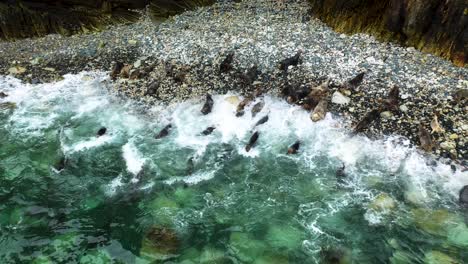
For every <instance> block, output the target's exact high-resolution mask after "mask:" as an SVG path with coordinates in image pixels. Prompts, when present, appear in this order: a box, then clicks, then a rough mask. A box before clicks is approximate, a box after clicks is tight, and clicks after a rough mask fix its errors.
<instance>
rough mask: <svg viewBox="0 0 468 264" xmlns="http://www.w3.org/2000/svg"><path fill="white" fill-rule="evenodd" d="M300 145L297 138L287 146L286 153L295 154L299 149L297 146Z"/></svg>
mask: <svg viewBox="0 0 468 264" xmlns="http://www.w3.org/2000/svg"><path fill="white" fill-rule="evenodd" d="M300 146H301V142H300V141H299V140H298V141H296V142H294V144H292V145H291V146H290V147H289V148H288V154H297V151H298V150H299V147H300Z"/></svg>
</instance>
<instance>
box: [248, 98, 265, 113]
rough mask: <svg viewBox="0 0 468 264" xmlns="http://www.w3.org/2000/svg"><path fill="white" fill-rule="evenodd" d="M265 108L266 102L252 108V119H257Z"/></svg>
mask: <svg viewBox="0 0 468 264" xmlns="http://www.w3.org/2000/svg"><path fill="white" fill-rule="evenodd" d="M264 106H265V102H263V100H261V101H260V102H258V103H256V104H255V105H254V106H253V107H252V111H251V112H252V117H255V116H256V115H257V114H258V113H259V112H260V111H262V109H263V107H264Z"/></svg>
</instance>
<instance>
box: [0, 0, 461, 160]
mask: <svg viewBox="0 0 468 264" xmlns="http://www.w3.org/2000/svg"><path fill="white" fill-rule="evenodd" d="M309 14H310V10H309V7H308V5H307V1H302V0H298V1H283V2H278V1H266V0H256V1H244V2H241V3H225V4H216V5H214V6H211V7H207V8H201V9H198V10H196V11H191V12H186V13H184V14H182V15H179V16H176V17H174V18H173V19H170V20H168V21H166V22H164V23H162V24H160V25H156V24H154V23H151V22H150V21H148V20H144V21H141V22H139V23H136V24H132V25H125V26H118V27H113V28H110V29H109V30H107V31H104V32H100V33H94V34H88V35H81V36H73V37H61V36H56V35H51V36H48V37H46V38H42V39H34V40H22V41H19V42H10V43H0V52H1V54H2V56H1V57H0V73H3V74H12V75H15V76H17V77H19V78H21V79H23V80H25V81H29V82H46V81H51V80H55V79H57V78H60V76H61V75H63V74H65V73H69V72H78V71H82V70H111V69H112V67H114V66H113V65H115V64H116V62H121V63H125V64H126V65H125V66H126V67H124V69H123V70H120V69H119V71H118V72H116V73H117V74H116V75H115V76H114V77H115V78H113V79H114V80H113V81H111V82H110V85H111V86H112V87H113V88H115V90H116V91H117V92H118V93H120V94H122V95H123V96H129V97H132V98H136V99H138V100H141V101H143V102H146V103H148V104H151V103H155V102H165V103H171V102H176V101H181V100H184V99H188V98H192V97H200V96H202V95H204V94H206V93H207V92H211V93H224V92H227V91H237V92H240V93H242V94H244V95H247V96H254V94H255V91H257V95H258V91H259V90H262V91H264V92H269V93H274V94H278V95H282V96H285V97H286V98H288V99H289V100H290V101H292V102H294V103H299V104H301V103H302V102H301V101H298V100H294V99H291V96H290V95H291V94H290V92H289V94H288V93H287V92H286V93H285V90H287V91H296V92H297V91H304V90H307V91H310V89H311V88H313V87H315V86H317V85H319V84H320V83H322V82H323V81H324V80H325V79H329V80H330V85H329V88H328V91H327V92H326V93H325V95H324V97H325V98H326V100H327V102H328V111H330V112H332V113H334V114H337V115H341V116H345V117H346V118H345V119H344V120H346V121H345V122H347V123H346V125H347V126H350V127H351V128H353V127H355V125H356V124H357V123H358V122H359V121H360V120H362V119H363V118H364V116H365V115H366V114H367V113H369V112H371V111H372V110H373V109H379V111H378V114H377V115H376V116H375V115H374V116H373V117H374V118H373V120H372V121H373V122H371V123H370V124H369V125H368V126H366V127H364V129H362V131H363V132H364V133H366V134H367V135H369V136H373V137H374V136H377V137H378V136H381V135H386V134H400V135H404V136H406V137H408V138H410V139H411V141H412V142H413V143H415V144H417V145H421V142H420V136H421V128H422V130H423V131H422V132H423V133H422V134H423V136H424V131H427V132H428V133H430V134H429V140H432V142H429V143H432V144H422V145H423V147H425V148H426V149H428V150H429V149H430V150H429V151H431V152H433V153H435V154H437V155H438V156H439V157H443V158H451V159H454V160H458V161H461V162H463V163H464V162H466V160H467V157H468V145H467V143H468V142H467V138H468V137H467V135H468V121H467V118H466V116H468V113H467V112H468V105H467V99H466V98H467V89H468V69H467V68H466V67H465V68H460V67H456V66H453V65H452V64H451V63H450V62H448V61H445V60H442V59H440V58H438V57H435V56H432V55H428V54H424V53H421V52H418V51H416V50H415V49H414V48H406V47H400V46H397V45H393V44H391V43H380V42H378V41H376V40H375V39H374V38H372V37H369V36H367V35H363V34H358V35H353V36H347V35H343V34H339V33H336V32H334V31H333V30H331V29H330V28H328V27H327V26H325V25H324V24H322V23H321V22H320V21H317V20H315V19H313V18H311V17H310V15H309ZM299 50H301V51H302V54H301V56H300V62H301V63H300V64H299V65H297V66H291V67H289V68H288V69H287V71H285V70H281V69H279V67H278V66H279V62H280V61H281V60H283V59H285V58H288V57H291V56H293V55H295V54H296V53H297V51H299ZM229 53H232V54H233V55H234V56H233V62H232V64H230V65H231V66H232V69H230V70H229V71H227V72H225V73H220V64H221V63H222V61H223V60H224V59H225V58H226V56H227V55H228V54H229ZM254 65H255V66H256V67H257V70H256V71H252V70H251V71H250V72H251V73H252V74H251V75H249V74H248V71H249V69H251V68H252V66H254ZM361 72H365V76H364V79H363V81H362V83H360V84H359V85H351V84H352V83H349V80H350V79H352V78H353V77H355V76H356V75H357V74H359V73H361ZM394 86H398V87H399V92H400V93H399V96H398V100H397V102H396V105H394V107H384V108H382V105H384V102H385V100H386V99H388V93H389V91H390V89H391V88H393V87H394ZM435 119H437V120H435ZM420 124H421V125H422V126H420ZM425 143H427V142H425Z"/></svg>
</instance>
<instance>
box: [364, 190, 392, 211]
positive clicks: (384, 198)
mask: <svg viewBox="0 0 468 264" xmlns="http://www.w3.org/2000/svg"><path fill="white" fill-rule="evenodd" d="M395 207H396V202H395V200H394V199H393V198H392V197H391V196H390V195H388V194H387V193H380V194H379V195H377V196H376V197H375V199H374V200H373V201H372V202H371V203H370V204H369V208H370V209H372V210H374V211H377V212H389V211H391V210H393V209H395Z"/></svg>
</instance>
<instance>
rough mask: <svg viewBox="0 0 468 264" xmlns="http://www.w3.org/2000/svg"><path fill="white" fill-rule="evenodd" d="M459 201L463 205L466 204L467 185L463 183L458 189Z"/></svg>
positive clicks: (467, 203)
mask: <svg viewBox="0 0 468 264" xmlns="http://www.w3.org/2000/svg"><path fill="white" fill-rule="evenodd" d="M459 202H460V204H461V205H463V206H468V185H465V186H464V187H463V188H462V189H461V190H460V195H459Z"/></svg>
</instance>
